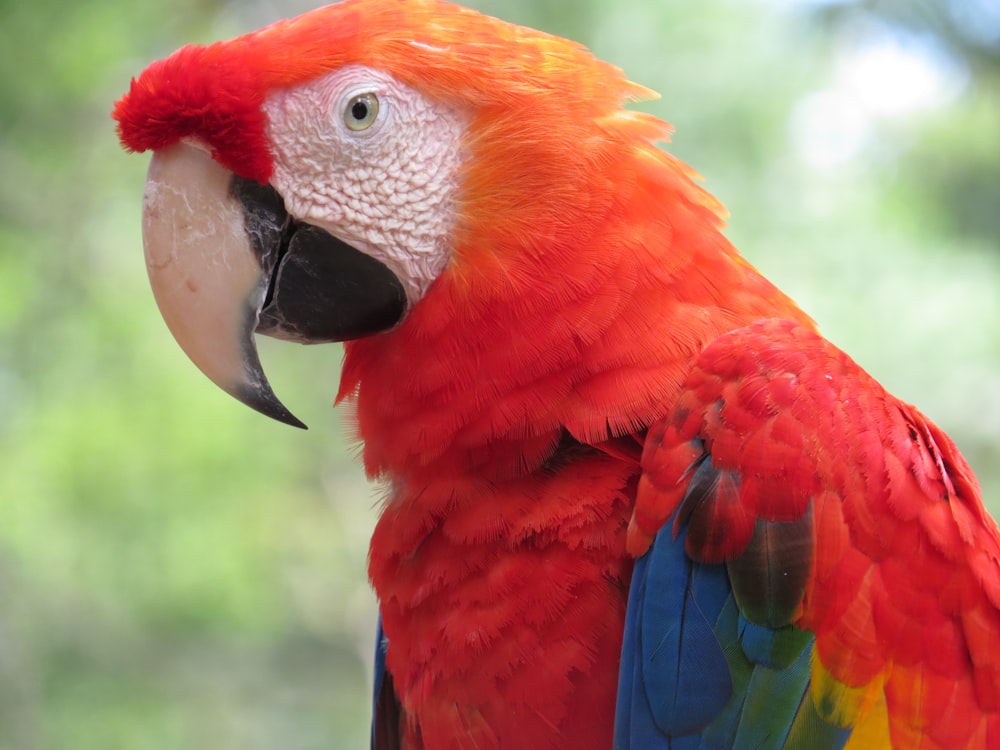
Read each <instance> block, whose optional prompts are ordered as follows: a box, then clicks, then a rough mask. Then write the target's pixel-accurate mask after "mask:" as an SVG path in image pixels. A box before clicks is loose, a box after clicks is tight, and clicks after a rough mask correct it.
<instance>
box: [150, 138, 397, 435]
mask: <svg viewBox="0 0 1000 750" xmlns="http://www.w3.org/2000/svg"><path fill="white" fill-rule="evenodd" d="M142 226H143V232H142V234H143V245H144V247H145V253H146V268H147V270H148V272H149V280H150V284H151V285H152V288H153V295H154V296H155V298H156V303H157V305H158V306H159V308H160V313H161V314H162V315H163V319H164V320H165V321H166V323H167V327H168V328H169V329H170V331H171V333H172V334H173V336H174V338H175V339H176V340H177V343H178V344H180V346H181V348H182V349H183V350H184V352H185V353H186V354H187V355H188V357H190V359H191V361H192V362H194V364H195V365H197V366H198V368H199V369H200V370H201V371H202V372H203V373H205V375H207V376H208V378H209V379H210V380H211V381H212V382H213V383H215V384H216V385H218V386H219V387H220V388H222V390H224V391H226V393H229V394H230V395H232V396H234V397H235V398H237V399H238V400H240V401H242V402H243V403H244V404H246V405H247V406H249V407H251V408H253V409H256V410H257V411H259V412H261V413H262V414H266V415H267V416H269V417H272V418H274V419H277V420H278V421H280V422H284V423H285V424H289V425H292V426H295V427H301V428H305V424H303V423H302V422H301V421H299V420H298V419H297V418H296V417H295V416H293V415H292V413H291V412H289V411H288V409H287V408H285V406H284V404H282V403H281V401H279V400H278V397H277V396H275V394H274V391H273V390H272V389H271V386H270V384H269V383H268V381H267V377H266V376H265V375H264V371H263V369H262V368H261V364H260V358H259V356H258V354H257V345H256V342H255V340H254V333H255V332H256V333H263V334H266V335H270V336H274V337H275V338H282V339H286V340H291V341H298V342H300V343H324V342H331V341H344V340H347V339H351V338H360V337H362V336H367V335H371V334H373V333H377V332H379V331H384V330H387V329H388V328H391V327H392V326H394V325H395V324H396V323H398V322H399V321H400V319H401V318H402V317H403V314H404V312H405V310H406V295H405V292H404V290H403V286H402V284H401V283H400V281H399V280H398V279H397V278H396V277H395V275H393V274H392V272H391V271H389V269H388V268H386V267H385V266H384V265H383V264H381V263H380V262H379V261H377V260H375V259H374V258H372V257H370V256H368V255H365V254H363V253H361V252H359V251H358V250H355V249H354V248H352V247H350V246H349V245H347V244H346V243H344V242H342V241H341V240H339V239H337V238H335V237H333V236H332V235H330V234H328V233H327V232H325V231H324V230H322V229H320V228H319V227H316V226H312V225H309V224H305V223H302V222H299V221H296V220H294V219H292V218H291V217H290V216H289V215H288V213H287V212H286V211H285V208H284V203H283V201H282V199H281V196H280V195H278V193H277V192H276V191H275V190H274V189H273V188H271V187H269V186H267V185H261V184H260V183H257V182H253V181H251V180H247V179H244V178H242V177H239V176H237V175H234V174H233V173H232V172H230V171H229V170H227V169H225V168H224V167H222V166H220V165H219V164H217V163H216V162H215V161H214V160H213V159H212V157H211V155H210V154H209V153H208V152H207V151H206V150H205V149H204V148H202V147H200V146H197V145H192V144H190V143H184V142H182V143H179V144H177V145H174V146H171V147H169V148H166V149H162V150H159V151H157V152H156V153H155V154H154V155H153V159H152V161H151V163H150V165H149V173H148V175H147V179H146V193H145V196H144V199H143V224H142Z"/></svg>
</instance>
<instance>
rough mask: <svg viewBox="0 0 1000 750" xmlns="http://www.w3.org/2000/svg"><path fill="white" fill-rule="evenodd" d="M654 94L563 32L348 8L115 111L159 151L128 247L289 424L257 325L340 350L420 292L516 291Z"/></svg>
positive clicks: (261, 36) (271, 32)
mask: <svg viewBox="0 0 1000 750" xmlns="http://www.w3.org/2000/svg"><path fill="white" fill-rule="evenodd" d="M649 93H650V92H648V91H647V90H645V89H643V88H641V87H639V86H636V85H634V84H631V83H629V82H628V81H626V80H625V78H624V77H623V76H622V74H621V72H620V71H619V70H618V69H617V68H615V67H613V66H611V65H608V64H606V63H603V62H601V61H599V60H597V59H596V58H594V57H593V56H592V55H591V54H590V53H588V52H587V51H586V50H585V49H583V48H582V47H580V46H578V45H576V44H574V43H572V42H569V41H566V40H563V39H559V38H556V37H552V36H549V35H546V34H543V33H540V32H536V31H533V30H530V29H525V28H521V27H517V26H514V25H510V24H507V23H504V22H502V21H499V20H497V19H494V18H490V17H487V16H484V15H481V14H479V13H476V12H474V11H471V10H468V9H465V8H461V7H458V6H455V5H451V4H449V3H446V2H442V1H440V0H346V1H345V2H342V3H338V4H336V5H331V6H328V7H324V8H320V9H317V10H314V11H312V12H309V13H306V14H304V15H302V16H299V17H298V18H295V19H292V20H285V21H280V22H278V23H275V24H273V25H271V26H268V27H266V28H264V29H261V30H259V31H257V32H254V33H251V34H247V35H245V36H241V37H238V38H236V39H233V40H230V41H225V42H218V43H215V44H211V45H208V46H188V47H184V48H182V49H180V50H178V51H177V52H176V53H174V54H173V55H171V56H170V57H168V58H166V59H164V60H160V61H158V62H155V63H153V64H152V65H150V66H149V68H147V69H146V70H145V71H144V72H143V73H142V74H141V75H140V76H139V77H138V78H136V79H133V81H132V84H131V88H130V90H129V92H128V93H127V94H126V95H125V96H123V97H122V98H121V100H120V101H118V102H117V104H116V106H115V109H114V118H115V119H116V120H117V122H118V130H119V135H120V137H121V141H122V143H123V144H124V146H125V147H126V148H127V149H128V150H130V151H147V150H151V151H152V152H153V158H152V161H151V164H150V167H149V174H148V180H147V184H146V193H145V199H144V207H143V242H144V245H145V252H146V260H147V266H148V270H149V275H150V279H151V283H152V287H153V290H154V294H155V296H156V300H157V303H158V305H159V307H160V310H161V312H162V314H163V316H164V318H165V320H166V322H167V324H168V326H169V327H170V329H171V331H172V332H173V334H174V336H175V338H176V339H177V340H178V342H179V343H180V345H181V346H182V347H183V349H184V350H185V351H186V352H187V354H188V356H189V357H190V358H191V359H192V360H193V361H194V362H195V364H196V365H198V366H199V368H201V369H202V371H203V372H204V373H205V374H206V375H207V376H208V377H209V378H211V379H212V380H213V381H214V382H215V383H216V384H218V385H219V386H220V387H222V388H223V389H224V390H226V391H227V392H229V393H230V394H232V395H234V396H235V397H237V398H239V399H240V400H242V401H243V402H245V403H246V404H248V405H250V406H252V407H254V408H256V409H258V410H260V411H262V412H263V413H265V414H268V415H270V416H272V417H275V418H277V419H279V420H282V421H285V422H288V423H289V424H296V425H299V426H302V425H301V423H300V422H299V421H298V420H297V419H296V418H295V417H294V416H292V415H291V414H290V413H289V412H288V410H287V409H285V407H284V406H283V405H282V404H281V402H280V401H279V400H278V399H277V398H276V396H275V395H274V393H273V392H272V390H271V388H270V386H269V385H268V382H267V379H266V378H265V376H264V374H263V372H262V370H261V366H260V362H259V359H258V356H257V352H256V346H255V343H254V333H255V332H256V333H263V334H266V335H270V336H275V337H278V338H283V339H290V340H293V341H299V342H303V343H317V342H329V341H344V340H349V339H358V338H362V337H369V336H374V335H377V334H380V333H382V332H385V331H389V330H392V329H397V328H399V327H400V326H405V325H406V324H407V321H408V320H409V319H410V318H411V317H412V316H413V314H414V311H416V310H419V309H420V307H421V306H422V305H425V304H428V303H429V300H430V299H431V298H433V297H434V296H435V295H437V296H438V297H441V298H442V299H441V300H439V303H440V304H442V305H443V304H448V305H451V306H452V307H454V306H455V305H456V304H458V303H457V302H456V301H455V300H456V299H458V298H459V297H461V298H462V302H463V303H465V302H468V304H470V305H471V306H473V307H475V306H476V305H479V306H480V307H482V306H484V305H488V304H489V301H490V299H491V298H495V297H496V296H497V295H502V294H513V295H516V293H517V284H518V283H519V279H520V277H521V276H523V275H524V272H523V268H522V266H519V265H518V264H519V263H523V262H524V261H525V259H527V258H537V257H538V256H541V255H544V253H545V252H546V248H547V247H550V246H556V245H559V244H560V243H561V242H562V244H564V245H565V244H571V243H572V242H574V241H576V240H573V239H572V238H579V237H580V236H582V235H581V233H582V232H585V231H586V228H587V227H588V226H592V225H595V224H596V223H597V222H599V221H600V219H601V217H602V216H603V215H604V214H606V213H607V211H608V210H609V202H610V201H611V200H612V196H613V195H614V193H615V187H614V181H615V179H616V160H618V159H619V157H620V155H621V154H622V153H624V150H625V149H634V146H632V145H629V144H631V143H633V142H634V141H635V140H636V139H637V138H638V139H639V140H641V141H642V142H644V143H647V144H648V143H650V142H652V141H653V140H656V139H659V138H661V137H663V136H664V135H665V132H666V126H665V125H664V124H663V123H661V122H659V121H658V120H655V119H654V118H652V117H650V116H648V115H643V114H641V113H635V112H629V111H626V110H624V109H622V107H621V104H622V102H623V100H625V99H630V98H632V99H634V98H641V97H646V96H648V95H649ZM519 269H522V270H521V271H519ZM443 279H448V283H445V282H444V281H443ZM498 280H499V281H498ZM442 286H445V287H447V289H446V290H443V289H442V288H441V287H442ZM501 286H502V287H504V290H505V291H501V289H500V287H501ZM444 295H448V301H447V303H445V302H444V301H443V296H444Z"/></svg>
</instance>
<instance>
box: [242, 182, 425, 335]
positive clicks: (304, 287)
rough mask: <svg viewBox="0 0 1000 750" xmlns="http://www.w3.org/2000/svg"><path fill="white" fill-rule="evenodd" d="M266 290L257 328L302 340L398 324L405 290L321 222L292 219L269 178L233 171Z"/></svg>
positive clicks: (379, 329)
mask: <svg viewBox="0 0 1000 750" xmlns="http://www.w3.org/2000/svg"><path fill="white" fill-rule="evenodd" d="M231 191H232V194H233V196H234V197H235V198H236V199H237V200H238V201H239V202H240V204H241V205H242V206H243V209H244V217H245V226H246V231H247V236H248V237H249V239H250V245H251V249H252V250H253V252H254V254H255V255H256V257H257V261H258V263H260V266H261V268H262V269H263V271H264V273H265V274H268V276H269V283H268V286H267V292H266V294H265V296H264V302H263V305H262V307H261V309H260V313H259V319H258V321H257V325H256V328H255V330H256V332H257V333H261V334H264V335H265V336H272V337H274V338H278V339H284V340H286V341H297V342H298V343H300V344H321V343H328V342H332V341H348V340H350V339H357V338H364V337H365V336H371V335H372V334H375V333H380V332H382V331H385V330H388V329H389V328H392V327H393V326H395V325H396V324H397V323H398V322H399V321H400V320H401V319H402V317H403V313H404V312H405V311H406V293H405V291H404V290H403V285H402V284H401V283H400V281H399V279H398V278H396V275H395V274H394V273H393V272H392V271H390V270H389V269H388V268H387V267H386V266H385V265H384V264H382V263H381V262H379V261H378V260H376V259H375V258H372V257H371V256H370V255H366V254H364V253H362V252H361V251H359V250H356V249H355V248H353V247H351V246H350V245H348V244H347V243H346V242H343V241H342V240H340V239H338V238H336V237H334V236H333V235H331V234H329V233H328V232H326V231H325V230H323V229H321V228H320V227H317V226H314V225H312V224H306V223H304V222H300V221H297V220H295V219H292V218H291V217H290V216H289V215H288V213H287V212H286V211H285V206H284V201H282V199H281V196H280V195H278V193H277V191H276V190H275V189H274V188H273V187H271V186H270V185H261V184H260V183H258V182H253V181H251V180H246V179H244V178H242V177H238V176H234V177H233V182H232V186H231Z"/></svg>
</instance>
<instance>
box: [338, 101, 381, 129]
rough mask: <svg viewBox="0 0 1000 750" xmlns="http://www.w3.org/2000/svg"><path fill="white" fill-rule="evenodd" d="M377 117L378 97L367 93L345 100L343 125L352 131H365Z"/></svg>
mask: <svg viewBox="0 0 1000 750" xmlns="http://www.w3.org/2000/svg"><path fill="white" fill-rule="evenodd" d="M376 117H378V97H377V96H375V94H373V93H371V92H368V93H364V94H356V95H355V96H352V97H351V98H350V99H348V100H347V107H345V108H344V124H345V125H347V127H348V128H350V129H351V130H354V131H361V130H367V129H368V128H370V127H371V126H372V124H373V123H374V122H375V118H376Z"/></svg>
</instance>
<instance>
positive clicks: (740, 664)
mask: <svg viewBox="0 0 1000 750" xmlns="http://www.w3.org/2000/svg"><path fill="white" fill-rule="evenodd" d="M653 96H654V94H653V92H652V91H650V90H649V89H646V88H645V87H643V86H640V85H638V84H635V83H632V82H630V81H629V79H628V78H626V76H625V74H624V73H623V72H622V70H621V69H619V68H618V67H616V66H614V65H612V64H610V63H607V62H604V61H602V60H600V59H598V58H597V57H595V56H594V55H593V54H592V53H591V52H589V51H588V50H587V49H586V48H584V47H583V46H582V45H579V44H577V43H575V42H572V41H569V40H566V39H563V38H559V37H556V36H552V35H549V34H547V33H544V32H541V31H535V30H533V29H529V28H525V27H521V26H517V25H514V24H511V23H508V22H505V21H502V20H499V19H496V18H493V17H490V16H487V15H485V14H481V13H479V12H478V11H474V10H471V9H468V8H464V7H462V6H459V5H455V4H451V3H449V2H445V0H344V1H343V2H339V3H335V4H333V5H328V6H325V7H321V8H317V9H314V10H311V11H307V12H306V13H304V14H302V15H300V16H298V17H295V18H292V19H285V20H279V21H277V22H275V23H273V24H271V25H269V26H266V27H264V28H262V29H259V30H257V31H253V32H250V33H247V34H244V35H242V36H238V37H236V38H233V39H231V40H227V41H216V42H213V43H209V44H201V45H188V46H184V47H182V48H181V49H179V50H177V51H176V52H174V53H173V54H171V55H170V56H168V57H166V58H164V59H161V60H159V61H156V62H153V63H152V64H150V65H149V66H148V67H147V68H146V69H145V70H144V71H142V72H141V73H140V74H139V75H138V76H137V77H135V78H133V79H132V80H131V84H130V86H129V87H128V91H127V93H125V94H124V96H122V97H121V98H120V99H119V100H118V101H117V102H116V103H115V105H114V109H113V113H112V116H113V118H114V120H115V121H116V127H117V132H118V136H119V138H120V141H121V143H122V144H123V147H124V148H125V149H126V150H127V151H128V152H151V153H152V157H151V161H150V163H149V167H148V174H147V178H146V183H145V193H144V197H143V204H142V228H143V245H144V252H145V259H146V266H147V270H148V274H149V279H150V284H151V287H152V290H153V293H154V297H155V300H156V303H157V305H158V307H159V309H160V312H161V314H162V316H163V318H164V319H165V321H166V324H167V326H168V327H169V329H170V331H171V332H172V334H173V336H174V338H175V339H176V340H177V342H178V343H179V345H180V346H181V348H182V349H183V351H184V352H185V353H186V354H187V355H188V357H189V358H190V359H191V360H192V361H193V362H194V364H195V365H197V366H198V368H200V369H201V370H202V371H203V373H204V374H205V375H206V376H207V377H208V378H209V379H210V380H211V381H213V382H214V383H215V384H216V385H217V386H219V387H221V388H222V389H223V390H225V391H226V392H227V393H229V394H230V395H232V396H234V397H235V398H237V399H238V400H240V401H242V402H243V403H245V404H246V405H248V406H250V407H252V408H254V409H256V410H258V411H259V412H261V413H263V414H265V415H267V416H270V417H272V418H275V419H277V420H279V421H282V422H285V423H287V424H290V425H294V426H299V427H304V425H303V423H302V422H300V421H299V420H298V418H297V417H295V416H294V415H293V414H292V413H291V412H290V411H289V410H288V409H287V408H286V407H285V406H284V404H283V403H282V402H281V401H280V400H279V399H278V397H277V395H276V394H275V393H274V391H273V389H272V388H271V386H270V384H269V382H268V380H267V378H266V376H265V374H264V372H263V368H262V365H261V362H260V357H259V354H258V351H257V347H256V341H255V335H256V334H261V335H267V336H271V337H275V338H278V339H282V340H286V341H292V342H297V343H307V344H319V343H328V342H343V358H344V359H343V366H342V370H341V374H340V384H339V389H338V390H337V395H336V403H337V404H339V405H341V407H342V408H344V409H346V410H347V413H348V414H349V419H350V424H351V425H352V427H353V429H354V430H355V431H356V435H357V438H358V440H359V441H360V445H361V446H362V449H361V456H362V460H363V464H364V468H365V471H366V473H367V475H368V476H369V477H370V478H371V479H372V480H373V481H374V482H376V483H377V484H378V486H379V487H381V492H382V493H383V498H382V501H381V503H380V505H379V510H378V518H377V521H376V523H375V527H374V531H373V533H372V538H371V542H370V551H369V558H368V565H369V568H368V573H369V578H370V582H371V584H372V586H373V589H374V592H375V594H376V595H377V599H378V622H377V627H375V628H374V629H375V631H376V633H375V637H374V641H375V660H374V664H375V677H374V690H373V695H372V708H373V718H372V725H371V745H372V747H373V748H376V749H377V750H389V749H396V750H401V749H402V748H407V749H409V750H421V749H423V750H442V749H443V750H452V749H454V750H473V749H476V750H487V749H489V748H503V749H504V750H521V749H526V750H545V749H546V748H575V749H582V750H598V749H599V750H608V749H609V748H614V749H615V750H658V749H664V750H666V749H670V750H694V749H698V748H703V749H705V750H708V749H723V748H734V749H743V748H789V749H790V748H802V749H805V750H822V749H824V748H849V749H850V750H871V749H872V748H895V749H896V750H918V749H919V750H946V749H951V748H956V749H957V748H965V749H969V748H972V749H978V750H984V749H987V748H1000V532H998V529H997V525H996V523H995V521H994V520H993V519H992V518H991V517H990V515H989V514H988V512H987V511H986V509H985V507H984V505H983V501H982V496H981V495H982V493H981V490H980V486H979V484H978V481H977V479H976V477H975V475H974V473H973V471H972V470H971V469H970V467H969V465H968V464H967V463H966V461H965V460H964V459H963V457H962V455H961V454H960V452H959V450H958V448H957V447H956V445H955V444H954V443H953V442H952V440H951V439H950V438H949V437H948V436H947V435H946V434H945V433H944V432H943V431H942V430H941V429H940V428H939V427H938V426H936V425H935V424H934V423H933V422H932V421H931V420H930V419H928V418H927V417H925V416H924V415H923V414H922V413H921V412H920V411H918V410H917V409H916V408H915V407H914V406H911V405H909V404H907V403H904V402H903V401H901V400H899V399H897V398H896V397H894V396H893V395H891V394H889V393H888V392H887V391H886V390H885V389H884V388H883V387H882V386H881V385H880V384H879V383H878V382H877V381H876V380H875V379H874V378H873V377H872V376H871V375H869V374H868V373H867V372H865V371H864V370H863V369H862V368H861V367H860V366H859V365H858V364H856V363H855V362H854V361H853V360H852V359H851V358H849V357H848V356H847V355H846V354H845V353H844V352H843V351H841V350H840V349H839V348H837V347H836V346H834V345H833V344H832V343H830V342H829V341H828V340H826V339H825V338H823V337H822V336H821V335H820V334H819V333H818V329H817V325H816V323H815V322H814V321H813V320H812V318H810V317H809V316H808V315H807V314H806V313H805V312H803V310H801V309H800V308H799V307H798V306H797V305H796V303H795V302H793V301H792V299H791V298H790V297H789V296H787V295H786V294H784V293H783V292H782V291H780V290H779V289H778V288H777V287H776V286H774V285H773V284H772V283H771V282H769V281H768V280H767V279H765V278H764V276H763V275H762V274H761V273H760V272H759V271H758V270H757V269H756V268H754V266H752V265H751V264H750V263H749V262H748V261H747V260H745V259H744V258H743V256H742V255H740V254H739V252H738V251H737V250H736V248H735V247H734V246H733V245H732V244H731V243H730V241H729V240H728V239H727V238H726V236H725V223H726V221H727V219H728V216H727V214H726V212H725V210H724V208H723V206H722V205H721V204H720V202H719V201H718V200H717V199H716V198H714V197H713V196H712V195H711V194H710V193H709V192H708V191H707V190H706V189H705V188H704V187H703V181H702V179H701V177H700V175H698V174H697V173H696V172H695V171H694V169H693V168H691V167H690V166H688V165H687V164H685V163H684V162H682V161H681V160H680V159H679V158H677V157H675V156H673V155H671V153H670V152H669V151H668V150H666V148H664V147H663V146H662V144H663V143H665V142H667V141H668V139H669V135H670V127H669V126H668V125H667V124H666V123H665V122H663V121H661V120H660V119H658V118H656V117H654V116H653V115H651V114H648V113H644V112H641V111H639V110H637V109H635V108H632V107H630V106H629V105H630V103H632V102H635V101H641V100H648V99H650V98H652V97H653Z"/></svg>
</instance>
